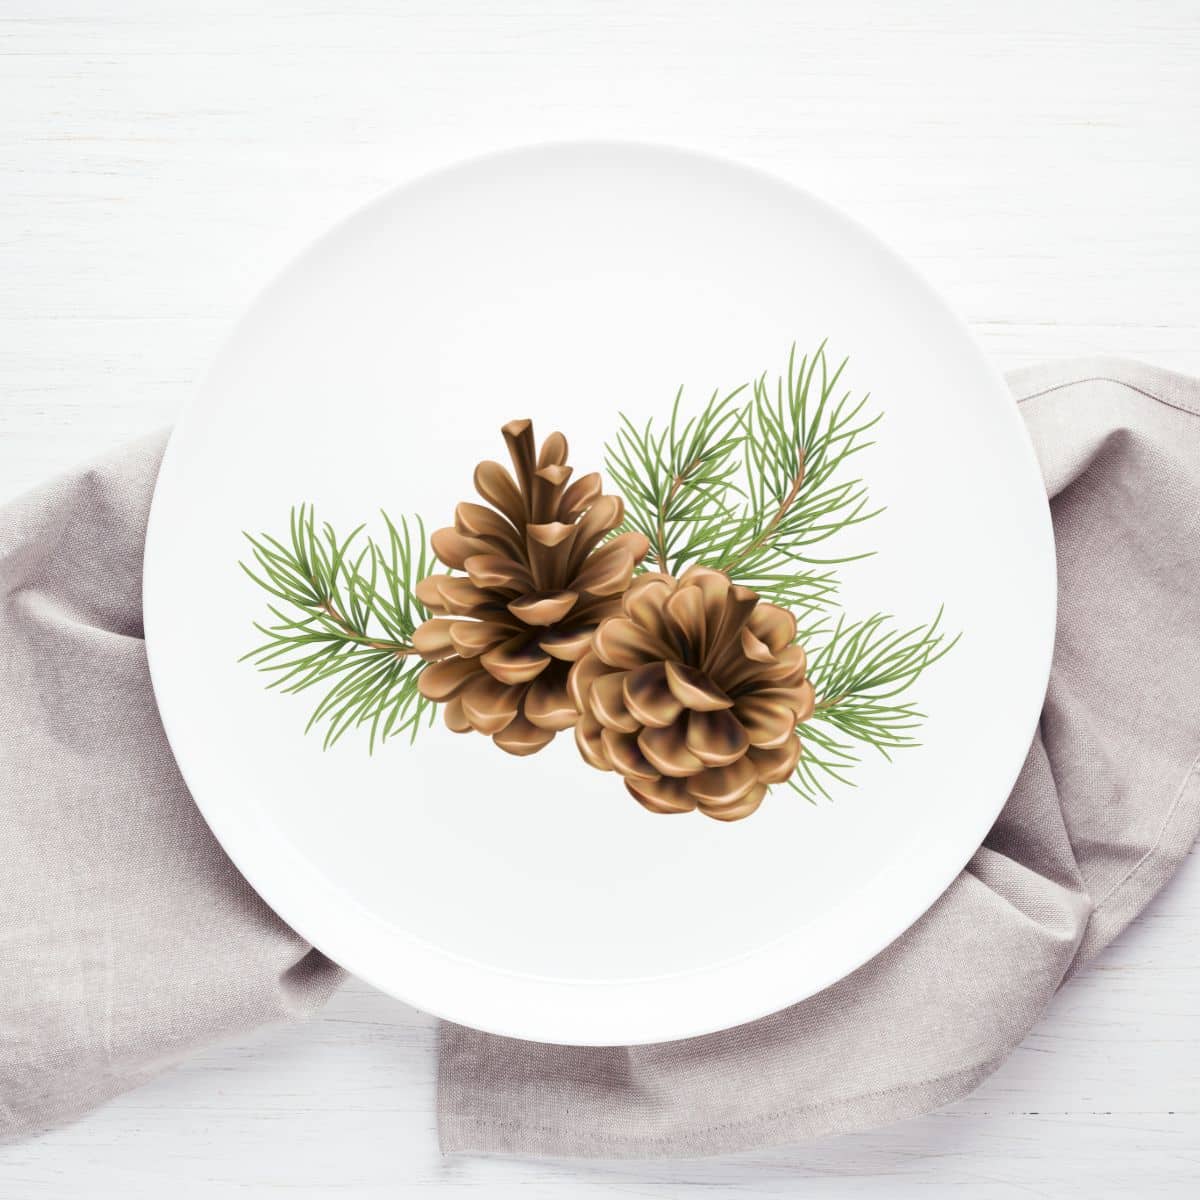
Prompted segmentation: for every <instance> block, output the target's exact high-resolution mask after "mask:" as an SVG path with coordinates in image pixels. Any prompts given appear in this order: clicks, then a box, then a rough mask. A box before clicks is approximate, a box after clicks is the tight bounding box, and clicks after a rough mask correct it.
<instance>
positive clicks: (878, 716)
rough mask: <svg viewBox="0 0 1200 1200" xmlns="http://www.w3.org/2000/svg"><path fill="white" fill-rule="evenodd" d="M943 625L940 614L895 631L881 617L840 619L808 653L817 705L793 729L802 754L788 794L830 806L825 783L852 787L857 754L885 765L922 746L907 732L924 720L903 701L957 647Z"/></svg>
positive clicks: (888, 618) (790, 780)
mask: <svg viewBox="0 0 1200 1200" xmlns="http://www.w3.org/2000/svg"><path fill="white" fill-rule="evenodd" d="M941 622H942V612H941V610H940V609H939V610H938V613H937V616H935V617H934V619H933V620H932V621H931V622H929V624H928V625H918V626H916V627H915V628H912V629H897V628H895V626H894V625H893V624H892V621H891V618H890V617H887V616H884V615H883V614H881V613H877V614H876V615H875V616H872V617H868V618H867V619H866V620H865V621H857V622H848V621H846V619H845V617H839V619H838V622H837V624H836V626H835V627H834V628H833V630H832V632H831V633H830V634H829V635H828V639H827V640H826V641H825V642H824V644H818V645H813V646H810V648H809V656H810V664H809V679H810V680H811V682H812V684H813V687H814V688H815V689H816V693H817V703H816V708H815V709H814V710H813V715H812V716H811V717H810V718H809V719H808V720H807V721H806V722H805V723H804V724H802V725H800V726H799V727H798V729H797V732H798V733H799V734H800V740H801V742H802V744H803V746H804V752H803V753H802V754H801V756H800V766H799V767H798V768H797V770H796V772H795V773H794V774H793V775H792V777H791V779H789V780H788V784H789V786H790V787H792V788H793V789H794V790H795V791H797V792H799V793H800V794H801V795H802V796H804V797H805V798H806V799H809V800H815V799H816V797H817V796H818V795H821V796H824V797H826V798H827V799H828V798H829V792H828V790H827V789H826V787H825V783H826V782H827V781H828V780H830V779H832V780H836V781H837V782H838V783H843V784H851V780H850V779H849V778H848V777H847V772H848V771H849V770H850V769H851V768H852V767H853V766H854V765H855V764H856V763H857V762H858V761H859V753H858V747H865V748H874V749H875V750H877V751H878V752H879V753H880V754H882V755H883V757H884V758H886V759H889V760H890V759H891V752H892V751H894V750H903V749H907V748H909V747H912V746H917V745H919V744H920V743H919V742H918V741H917V739H916V738H915V737H914V736H913V731H914V730H916V729H917V728H919V726H920V725H921V723H922V721H924V719H925V714H924V713H922V712H920V711H918V710H917V708H916V706H915V705H914V704H913V703H912V702H911V701H908V700H903V699H901V697H902V696H903V695H904V693H905V692H907V691H908V689H909V688H910V687H911V686H912V684H914V683H915V682H916V681H917V679H918V678H920V676H921V675H923V674H924V672H925V671H926V670H928V668H929V667H931V666H932V665H933V664H934V663H936V662H938V661H939V660H940V659H942V658H944V657H945V656H946V655H947V654H948V653H949V652H950V651H951V650H952V649H953V648H954V646H955V645H956V644H957V643H958V640H959V637H960V636H961V635H958V636H955V637H953V638H950V637H948V635H947V634H946V633H945V632H943V630H942V629H941ZM851 785H852V784H851Z"/></svg>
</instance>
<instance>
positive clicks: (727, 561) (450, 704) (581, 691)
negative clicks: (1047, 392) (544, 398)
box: [242, 344, 957, 821]
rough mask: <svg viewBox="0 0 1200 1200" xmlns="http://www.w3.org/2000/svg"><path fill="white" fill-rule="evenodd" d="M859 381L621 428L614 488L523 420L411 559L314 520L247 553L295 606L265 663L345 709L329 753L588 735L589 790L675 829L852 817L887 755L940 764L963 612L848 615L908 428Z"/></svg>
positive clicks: (746, 389) (403, 528)
mask: <svg viewBox="0 0 1200 1200" xmlns="http://www.w3.org/2000/svg"><path fill="white" fill-rule="evenodd" d="M845 366H846V363H845V361H843V362H842V363H841V364H840V365H839V366H837V367H836V368H832V369H831V366H830V363H829V360H828V359H827V357H826V353H825V347H824V344H822V345H821V346H820V347H819V348H818V349H817V350H816V352H815V353H813V354H811V355H805V356H803V357H800V358H797V356H796V353H795V350H794V349H793V351H792V354H791V356H790V357H789V360H788V365H787V370H786V373H784V374H782V375H780V376H779V377H778V378H776V379H775V380H774V381H773V382H772V383H770V384H769V383H768V380H767V376H766V375H763V376H760V377H758V378H757V379H756V380H754V381H753V382H751V383H748V384H744V385H742V386H741V387H738V388H736V389H735V390H733V391H731V392H729V393H726V394H721V393H714V394H713V396H712V397H711V399H710V400H709V401H708V403H707V404H705V405H704V406H703V407H702V408H701V409H700V411H699V412H697V413H695V414H694V415H692V416H690V417H688V416H686V415H685V410H684V404H683V396H682V392H680V393H679V394H677V395H676V398H675V402H674V405H673V406H672V407H671V408H670V410H669V411H668V412H667V413H666V414H665V415H664V418H663V419H662V420H660V421H654V420H651V421H649V422H646V423H645V424H635V423H634V422H632V421H631V420H630V419H628V418H627V417H624V416H621V417H620V418H619V425H618V427H617V428H616V429H615V430H614V434H613V437H612V439H611V440H610V441H609V443H608V444H607V446H606V447H605V462H604V464H603V465H604V467H605V469H606V472H607V476H608V478H609V480H610V481H611V486H612V488H613V490H612V491H606V490H605V486H606V485H605V483H604V481H603V478H602V476H601V474H600V473H599V471H591V472H588V473H586V474H582V475H579V476H576V475H575V471H574V468H573V466H572V465H571V464H570V462H569V449H568V442H567V439H566V437H565V436H564V435H563V434H562V433H559V432H552V433H550V434H549V435H548V436H547V437H546V438H545V440H544V441H543V442H541V444H540V445H539V443H538V441H537V438H536V437H535V433H534V429H533V426H532V423H531V422H530V421H528V420H523V419H517V420H511V421H509V422H508V423H507V424H505V425H503V426H502V427H501V429H500V435H501V437H502V439H503V441H504V444H505V448H506V450H507V457H508V459H509V463H510V465H509V466H504V465H502V464H501V463H499V462H492V461H487V462H481V463H479V464H478V465H476V466H475V468H474V480H473V482H474V490H475V494H476V496H477V497H478V499H465V500H463V501H462V502H461V503H460V504H458V506H457V507H456V508H455V510H454V513H453V517H452V521H451V523H450V524H448V525H446V526H445V527H443V528H438V529H436V530H435V531H434V532H433V533H432V534H431V535H428V536H427V534H426V529H427V526H426V524H425V523H424V521H422V520H421V518H419V517H414V518H404V519H402V520H400V521H399V523H397V522H394V521H393V520H391V518H389V517H388V516H387V514H386V513H384V514H383V515H382V520H383V526H384V530H385V536H382V537H374V536H369V535H367V534H366V533H365V532H364V528H365V527H362V526H360V527H359V528H357V529H355V530H353V531H351V532H350V533H349V534H346V535H344V536H343V535H339V534H338V533H337V532H335V531H334V530H333V529H332V528H330V526H328V525H327V524H325V525H319V524H318V522H317V519H316V516H315V514H314V512H313V510H312V508H311V507H310V506H308V505H302V506H300V507H299V508H296V509H293V511H292V515H291V521H290V527H289V529H288V531H287V533H286V534H285V535H284V536H282V537H279V538H276V537H272V536H270V535H268V534H261V535H258V536H251V535H247V538H248V540H249V542H250V545H251V548H252V552H253V562H252V563H250V564H247V563H243V564H242V566H243V569H244V570H245V571H246V572H247V574H249V576H250V577H251V578H252V579H253V580H254V581H255V582H256V583H257V584H258V585H259V586H260V587H261V588H262V589H263V590H264V591H265V592H266V593H268V595H269V596H270V598H271V599H270V601H269V614H270V616H269V618H268V619H267V620H265V621H263V622H261V623H259V624H257V625H256V628H257V629H258V630H259V632H260V633H261V634H262V636H263V638H264V640H263V641H262V642H261V644H259V645H258V646H256V647H255V648H254V649H253V650H251V651H250V652H249V654H247V655H246V656H245V657H246V659H248V660H250V661H252V662H254V663H255V664H256V665H257V666H258V667H259V668H260V669H261V670H263V671H265V672H267V673H269V674H270V675H271V677H272V678H271V682H270V685H269V686H271V687H273V688H275V689H277V690H279V691H283V692H301V691H308V690H310V689H311V690H314V691H315V692H316V693H318V694H319V697H320V698H319V700H318V702H317V703H316V706H315V708H314V709H313V712H312V715H311V717H310V719H309V723H308V725H309V728H310V729H311V728H314V727H318V726H321V727H323V728H324V730H325V735H324V741H325V745H326V747H329V746H332V745H333V744H334V743H336V742H338V741H339V740H340V739H341V738H342V737H343V735H344V734H346V733H347V732H348V731H350V730H354V729H360V730H363V731H364V733H365V734H366V739H367V744H368V747H369V748H370V749H374V747H375V746H376V745H377V744H378V743H380V742H383V741H387V740H389V739H392V738H395V737H397V735H401V734H403V735H406V740H407V741H408V742H410V743H411V742H414V741H415V740H416V738H417V735H418V733H419V731H420V729H422V728H423V727H425V726H426V725H429V724H431V723H433V722H434V721H436V720H437V719H438V718H439V716H440V718H441V719H442V720H443V721H444V723H445V725H446V726H447V727H448V728H449V729H451V730H453V731H454V732H455V733H460V734H464V735H474V736H484V737H488V738H490V739H491V740H492V742H493V743H494V745H495V746H496V748H497V750H498V751H501V752H504V753H506V754H511V755H518V756H527V755H533V754H536V753H537V752H538V751H540V750H542V749H543V748H544V747H545V746H547V745H549V743H550V742H552V741H553V740H554V738H555V737H556V736H558V735H559V734H560V733H566V732H567V731H572V736H573V737H574V741H575V746H576V747H577V749H578V752H579V759H580V766H581V769H584V770H591V769H594V770H598V771H606V772H611V773H613V774H614V775H615V776H616V777H617V778H618V779H619V780H620V781H621V782H622V783H623V784H624V789H625V791H626V792H627V793H628V795H631V796H632V797H633V798H634V799H635V800H637V801H638V803H639V804H641V805H642V806H643V807H644V808H646V809H648V810H649V811H650V812H654V813H684V812H695V811H699V812H701V813H703V814H704V815H706V816H709V817H713V818H715V819H717V820H721V821H736V820H739V819H741V818H743V817H747V816H749V815H750V814H751V813H753V812H754V811H755V810H756V809H758V807H759V806H760V805H761V804H762V803H763V801H764V799H765V798H766V797H767V795H768V793H769V792H770V790H771V789H772V788H773V787H776V786H778V785H788V786H789V787H790V789H791V791H792V792H794V793H798V794H799V795H800V796H802V797H805V798H807V799H808V800H810V801H812V800H816V799H817V798H818V797H821V796H824V797H827V798H828V797H829V796H830V795H831V791H830V789H831V788H832V787H834V786H836V785H838V784H849V783H851V782H852V780H851V778H850V772H851V770H852V768H853V767H854V765H855V764H856V763H857V762H858V761H859V756H860V754H861V752H862V751H863V750H864V749H872V748H873V749H874V750H876V751H878V752H879V753H881V754H883V755H884V756H885V757H889V756H890V754H891V753H892V752H894V751H896V750H900V749H903V748H906V747H910V746H915V745H917V740H916V736H915V734H916V730H917V729H918V727H919V725H920V723H921V721H922V719H923V718H922V714H921V713H920V712H919V711H918V710H917V708H916V707H915V704H914V702H913V701H912V700H911V699H910V698H909V692H910V689H911V687H912V685H913V684H914V683H915V682H916V680H917V679H918V677H919V676H921V675H922V674H923V673H924V671H925V670H926V669H928V668H929V667H930V666H932V665H933V664H934V663H935V662H936V661H937V660H938V659H940V658H941V657H942V656H943V655H944V654H946V653H947V652H948V651H949V649H950V648H951V647H952V646H953V644H954V641H956V640H957V639H953V640H951V639H948V638H947V637H946V635H945V634H944V633H943V632H942V629H941V613H940V610H939V612H938V614H937V616H935V617H934V618H933V620H932V621H930V622H929V623H928V624H924V625H920V626H917V627H915V628H904V627H898V626H897V625H895V623H894V622H893V621H892V620H891V618H889V617H888V616H886V615H885V614H884V613H882V612H879V613H875V614H873V615H871V616H868V617H866V618H861V619H852V618H851V617H850V616H848V615H847V614H846V613H845V612H844V611H843V610H842V609H841V607H840V605H839V602H838V583H839V580H838V570H837V569H838V567H839V566H840V565H842V564H844V563H846V562H849V561H851V559H852V558H853V557H861V555H845V554H843V556H841V557H838V556H837V552H836V541H837V535H838V534H840V533H842V532H844V531H845V530H846V529H847V528H849V527H851V526H856V525H861V524H862V523H864V522H867V521H869V520H871V518H872V517H874V516H876V515H877V514H878V512H880V511H882V510H881V509H877V508H873V507H872V506H871V503H870V502H869V500H868V489H867V486H866V484H865V483H864V481H863V479H862V478H861V477H859V476H858V475H857V474H856V472H855V470H854V469H853V468H854V467H855V466H856V463H857V456H858V455H859V454H860V453H861V452H862V451H864V450H866V449H867V448H868V447H869V446H870V445H872V444H873V443H872V441H871V440H869V437H870V436H873V433H874V430H875V428H876V426H877V424H878V422H879V420H880V417H881V415H882V414H877V413H876V414H872V413H871V412H870V411H869V410H868V404H869V397H867V396H863V397H861V398H859V399H855V398H854V397H853V396H852V394H851V393H849V392H847V391H845V390H843V388H842V387H841V384H840V381H841V378H842V375H843V372H844V369H845ZM466 469H467V467H466V464H464V474H465V471H466ZM479 501H482V503H480V502H479ZM831 554H832V557H831V556H830V555H831Z"/></svg>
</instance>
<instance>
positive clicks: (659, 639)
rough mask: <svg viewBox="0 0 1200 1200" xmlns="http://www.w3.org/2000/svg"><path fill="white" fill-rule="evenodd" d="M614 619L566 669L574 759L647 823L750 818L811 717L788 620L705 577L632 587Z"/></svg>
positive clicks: (657, 579)
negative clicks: (613, 783)
mask: <svg viewBox="0 0 1200 1200" xmlns="http://www.w3.org/2000/svg"><path fill="white" fill-rule="evenodd" d="M621 608H622V612H621V614H620V615H619V616H611V617H609V618H607V619H606V620H604V621H603V622H601V624H600V626H599V628H598V629H597V630H596V633H595V636H594V637H593V638H592V641H591V646H590V648H589V649H588V650H587V652H586V653H585V654H584V655H583V656H582V657H581V658H580V659H579V661H578V662H576V664H575V665H574V667H572V669H571V674H570V677H569V680H568V688H569V690H570V693H571V698H572V700H573V701H574V703H575V705H576V707H577V708H578V709H579V711H580V713H581V714H582V715H581V717H580V719H579V721H578V723H577V724H576V726H575V740H576V742H577V743H578V746H579V750H580V753H581V754H582V755H583V757H584V758H585V759H586V760H587V762H589V763H590V764H591V765H592V766H593V767H597V768H599V769H600V770H605V771H616V772H617V773H618V774H619V775H621V776H623V777H624V779H625V786H626V787H627V788H628V789H629V791H630V792H631V793H632V794H633V796H634V798H635V799H636V800H638V802H639V803H641V804H642V805H644V806H645V807H646V808H648V809H650V810H651V811H652V812H659V813H678V812H690V811H693V810H695V809H699V810H700V811H701V812H702V813H704V814H705V815H706V816H709V817H714V818H716V819H718V820H722V821H736V820H739V819H740V818H742V817H747V816H749V815H750V814H751V813H752V812H754V810H755V809H756V808H758V806H759V804H761V803H762V799H763V796H764V795H765V794H766V791H767V787H768V786H769V785H770V784H773V783H783V782H784V781H785V780H787V778H788V777H789V776H790V775H791V774H792V772H793V771H794V770H795V769H796V765H797V763H798V762H799V759H800V752H801V746H800V738H799V736H798V735H797V733H796V725H797V724H798V723H800V722H802V721H805V720H807V719H808V718H809V717H810V716H811V715H812V712H813V703H814V695H813V687H812V684H811V683H809V682H808V680H807V679H806V677H805V675H806V670H807V660H806V658H805V654H804V650H803V648H802V647H800V646H798V645H795V644H794V642H795V638H796V621H795V618H794V617H793V616H792V614H791V613H789V612H788V611H787V610H786V609H783V608H779V607H778V606H777V605H774V604H768V603H765V602H763V601H761V600H760V599H759V597H758V594H757V593H756V592H753V591H751V590H750V589H749V588H745V587H740V586H738V585H737V584H733V583H731V582H730V580H729V579H728V577H727V576H725V575H724V574H722V573H721V572H720V571H714V570H711V569H709V568H706V567H692V568H691V569H689V570H688V571H686V572H685V573H684V574H683V575H682V576H681V577H680V578H679V579H678V580H676V579H674V578H672V577H671V576H669V575H664V574H658V573H648V574H645V575H640V576H639V577H638V578H637V579H635V580H634V581H633V583H632V585H631V586H630V587H629V589H628V590H627V591H626V592H625V594H624V597H623V599H622V602H621Z"/></svg>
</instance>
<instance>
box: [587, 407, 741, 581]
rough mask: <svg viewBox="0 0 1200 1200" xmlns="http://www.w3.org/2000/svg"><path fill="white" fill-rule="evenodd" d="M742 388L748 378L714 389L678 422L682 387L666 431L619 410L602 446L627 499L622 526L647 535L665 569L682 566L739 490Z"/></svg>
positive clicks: (727, 510) (611, 472)
mask: <svg viewBox="0 0 1200 1200" xmlns="http://www.w3.org/2000/svg"><path fill="white" fill-rule="evenodd" d="M744 391H745V385H744V384H743V385H742V386H741V387H738V388H735V389H734V390H733V391H732V392H729V393H727V394H726V395H724V396H722V395H721V394H720V393H719V392H714V393H713V395H712V398H711V399H710V400H709V402H708V404H707V405H705V407H704V409H703V410H702V411H701V412H700V413H699V414H697V415H696V416H694V417H692V418H691V419H689V420H688V421H686V422H684V423H682V424H681V421H680V411H679V410H680V404H681V401H682V399H683V389H682V388H681V389H680V390H679V392H677V393H676V396H675V403H674V405H673V406H672V408H671V418H670V421H669V422H668V423H667V427H666V428H665V429H662V430H657V429H656V428H655V425H654V422H653V421H652V420H651V421H647V422H646V424H645V425H644V426H638V425H635V424H634V423H633V422H632V421H631V420H630V419H629V418H628V417H627V416H626V415H625V414H624V413H622V414H621V415H620V421H621V427H620V429H619V430H618V431H617V436H616V438H615V439H614V440H613V441H612V442H611V443H609V444H608V445H607V446H605V466H606V467H607V469H608V473H609V475H610V476H611V477H612V480H613V482H614V483H615V484H616V486H617V488H618V490H619V491H620V492H621V494H622V495H623V496H624V498H625V514H626V515H625V524H624V526H623V527H622V529H623V530H629V529H632V530H636V531H637V532H639V533H642V534H644V535H645V536H646V538H647V539H648V540H649V542H650V553H651V557H652V558H653V559H654V561H655V562H656V564H657V566H658V568H659V570H661V571H666V572H668V573H670V572H671V571H672V570H673V569H675V570H677V569H678V568H679V565H680V564H681V563H684V562H688V561H690V559H691V558H692V557H693V556H694V554H695V551H696V548H697V547H698V546H704V545H707V544H708V543H709V542H710V541H711V539H712V536H713V534H712V530H713V529H714V528H720V525H721V522H722V521H724V520H725V519H727V518H728V516H729V514H730V511H731V510H730V501H731V498H733V497H736V496H737V495H739V494H740V491H741V489H740V488H739V487H738V485H737V483H736V478H737V475H738V472H739V471H740V469H741V460H740V459H738V458H737V457H736V455H737V453H738V451H739V450H740V449H741V446H742V440H743V439H742V434H741V429H740V415H741V414H740V409H739V408H738V407H737V406H736V405H735V401H736V400H737V398H738V396H740V395H741V393H742V392H744Z"/></svg>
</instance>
